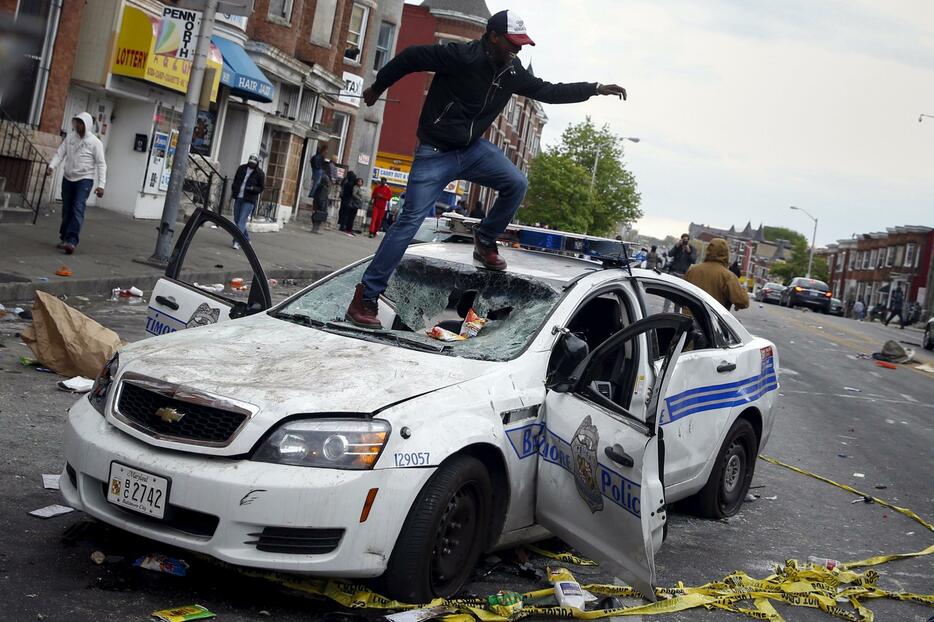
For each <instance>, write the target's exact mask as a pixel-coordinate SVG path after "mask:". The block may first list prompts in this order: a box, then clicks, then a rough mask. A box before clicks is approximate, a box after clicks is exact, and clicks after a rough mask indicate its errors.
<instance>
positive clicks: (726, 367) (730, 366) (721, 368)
mask: <svg viewBox="0 0 934 622" xmlns="http://www.w3.org/2000/svg"><path fill="white" fill-rule="evenodd" d="M734 369H736V363H729V362H727V361H722V362H721V363H720V364H719V365H717V371H718V372H720V373H721V374H725V373H726V372H728V371H733V370H734Z"/></svg>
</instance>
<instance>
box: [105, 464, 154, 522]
mask: <svg viewBox="0 0 934 622" xmlns="http://www.w3.org/2000/svg"><path fill="white" fill-rule="evenodd" d="M107 501H109V502H110V503H113V504H114V505H119V506H120V507H122V508H126V509H128V510H133V511H134V512H139V513H140V514H145V515H146V516H152V517H153V518H163V517H164V516H165V507H166V505H168V502H169V480H167V479H166V478H164V477H159V476H158V475H153V474H152V473H146V472H145V471H140V470H139V469H133V468H131V467H128V466H124V465H122V464H119V463H117V462H112V463H111V464H110V486H108V487H107Z"/></svg>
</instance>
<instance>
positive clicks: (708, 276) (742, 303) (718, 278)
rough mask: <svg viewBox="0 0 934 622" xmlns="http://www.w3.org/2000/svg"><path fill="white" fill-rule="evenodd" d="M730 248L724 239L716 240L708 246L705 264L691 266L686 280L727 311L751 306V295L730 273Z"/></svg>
mask: <svg viewBox="0 0 934 622" xmlns="http://www.w3.org/2000/svg"><path fill="white" fill-rule="evenodd" d="M729 265H730V248H729V247H728V246H727V244H726V240H724V239H723V238H714V239H712V240H711V241H710V244H708V245H707V253H706V254H705V255H704V261H703V263H698V264H694V265H693V266H691V267H690V268H689V269H688V271H687V274H685V275H684V278H685V279H686V280H687V282H688V283H691V284H693V285H696V286H698V287H700V288H701V289H702V290H704V291H705V292H707V293H708V294H710V295H711V296H713V297H714V298H716V299H717V302H719V303H720V304H722V305H723V306H724V307H726V308H727V310H729V309H730V305H733V308H735V309H745V308H747V307H748V306H749V295H748V294H746V290H745V289H744V288H743V286H742V285H740V284H739V279H738V278H736V275H735V274H733V273H732V272H730V270H729V268H728V267H727V266H729Z"/></svg>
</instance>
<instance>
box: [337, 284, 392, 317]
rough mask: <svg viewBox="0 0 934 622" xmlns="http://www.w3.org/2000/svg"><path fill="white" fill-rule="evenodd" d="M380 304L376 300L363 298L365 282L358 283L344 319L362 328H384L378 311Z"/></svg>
mask: <svg viewBox="0 0 934 622" xmlns="http://www.w3.org/2000/svg"><path fill="white" fill-rule="evenodd" d="M378 312H379V305H378V304H377V302H376V301H375V300H365V299H364V298H363V283H357V288H356V289H355V290H354V293H353V300H351V301H350V306H349V307H347V313H346V314H345V315H344V319H345V320H347V321H348V322H350V323H351V324H353V325H354V326H359V327H360V328H382V327H383V325H382V324H381V323H380V321H379V318H378V317H377V313H378Z"/></svg>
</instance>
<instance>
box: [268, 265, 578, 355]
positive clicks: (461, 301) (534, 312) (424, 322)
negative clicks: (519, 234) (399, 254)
mask: <svg viewBox="0 0 934 622" xmlns="http://www.w3.org/2000/svg"><path fill="white" fill-rule="evenodd" d="M367 265H368V264H367V263H366V262H365V263H362V264H359V265H357V266H354V267H352V268H350V269H348V270H345V271H343V272H340V273H338V274H336V275H334V276H333V277H331V278H330V279H328V280H327V281H324V282H323V283H321V284H319V285H318V286H316V287H314V288H312V289H311V290H309V291H308V292H307V293H306V294H305V295H303V296H301V297H300V298H298V299H297V300H295V301H293V302H291V303H289V304H288V305H286V306H285V307H283V308H282V309H281V312H282V313H294V314H301V315H306V316H308V317H309V318H311V319H312V320H316V321H318V322H324V323H326V322H343V321H344V312H345V311H346V310H347V305H348V304H349V302H350V299H351V297H352V296H353V293H354V288H355V287H356V285H357V283H359V282H360V278H361V277H362V276H363V271H364V270H366V266H367ZM559 297H560V293H559V286H558V284H556V283H551V282H549V281H546V280H543V279H535V278H531V277H527V276H523V275H518V274H513V273H509V272H492V271H489V270H482V269H478V268H476V267H474V266H472V265H468V264H461V263H454V262H450V261H445V260H442V259H434V258H425V257H405V258H403V260H402V262H401V263H400V264H399V266H398V268H396V271H395V273H394V274H393V277H392V279H390V281H389V287H388V288H387V289H386V291H385V292H384V294H383V297H382V299H381V300H380V320H381V321H382V322H383V328H384V329H385V330H388V331H391V332H393V333H396V334H398V335H399V336H400V337H407V338H408V339H415V340H417V341H422V342H424V343H426V344H433V345H440V343H439V342H438V341H435V340H434V339H432V338H431V337H428V336H427V335H426V334H425V333H426V331H428V330H430V329H431V328H432V327H434V326H436V325H441V326H443V327H445V328H448V330H452V331H453V332H459V331H460V328H461V324H462V322H463V320H464V317H465V316H466V314H467V313H468V312H469V310H470V309H471V308H473V309H474V311H475V312H476V313H477V314H478V315H480V317H484V318H488V320H489V321H488V322H487V323H486V325H485V326H484V327H483V330H482V331H480V333H479V334H478V335H477V336H476V337H473V338H471V339H468V340H466V341H457V342H450V343H445V344H444V345H449V346H452V347H451V348H450V351H449V352H448V353H449V354H453V355H455V356H464V357H467V358H475V359H482V360H493V361H505V360H509V359H511V358H513V357H515V356H517V355H518V354H519V353H520V352H521V351H522V349H523V348H524V347H525V346H526V344H527V343H528V342H529V341H530V340H531V338H532V337H533V336H534V335H535V333H536V332H537V331H538V328H539V326H541V324H542V322H544V320H545V318H546V317H547V316H548V314H549V313H550V312H551V310H552V308H554V306H555V304H556V303H557V301H558V299H559ZM354 336H357V335H354ZM359 336H360V337H361V338H371V337H370V336H367V335H366V334H360V335H359ZM372 338H373V339H378V336H372ZM402 347H405V346H404V345H403V346H402Z"/></svg>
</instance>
